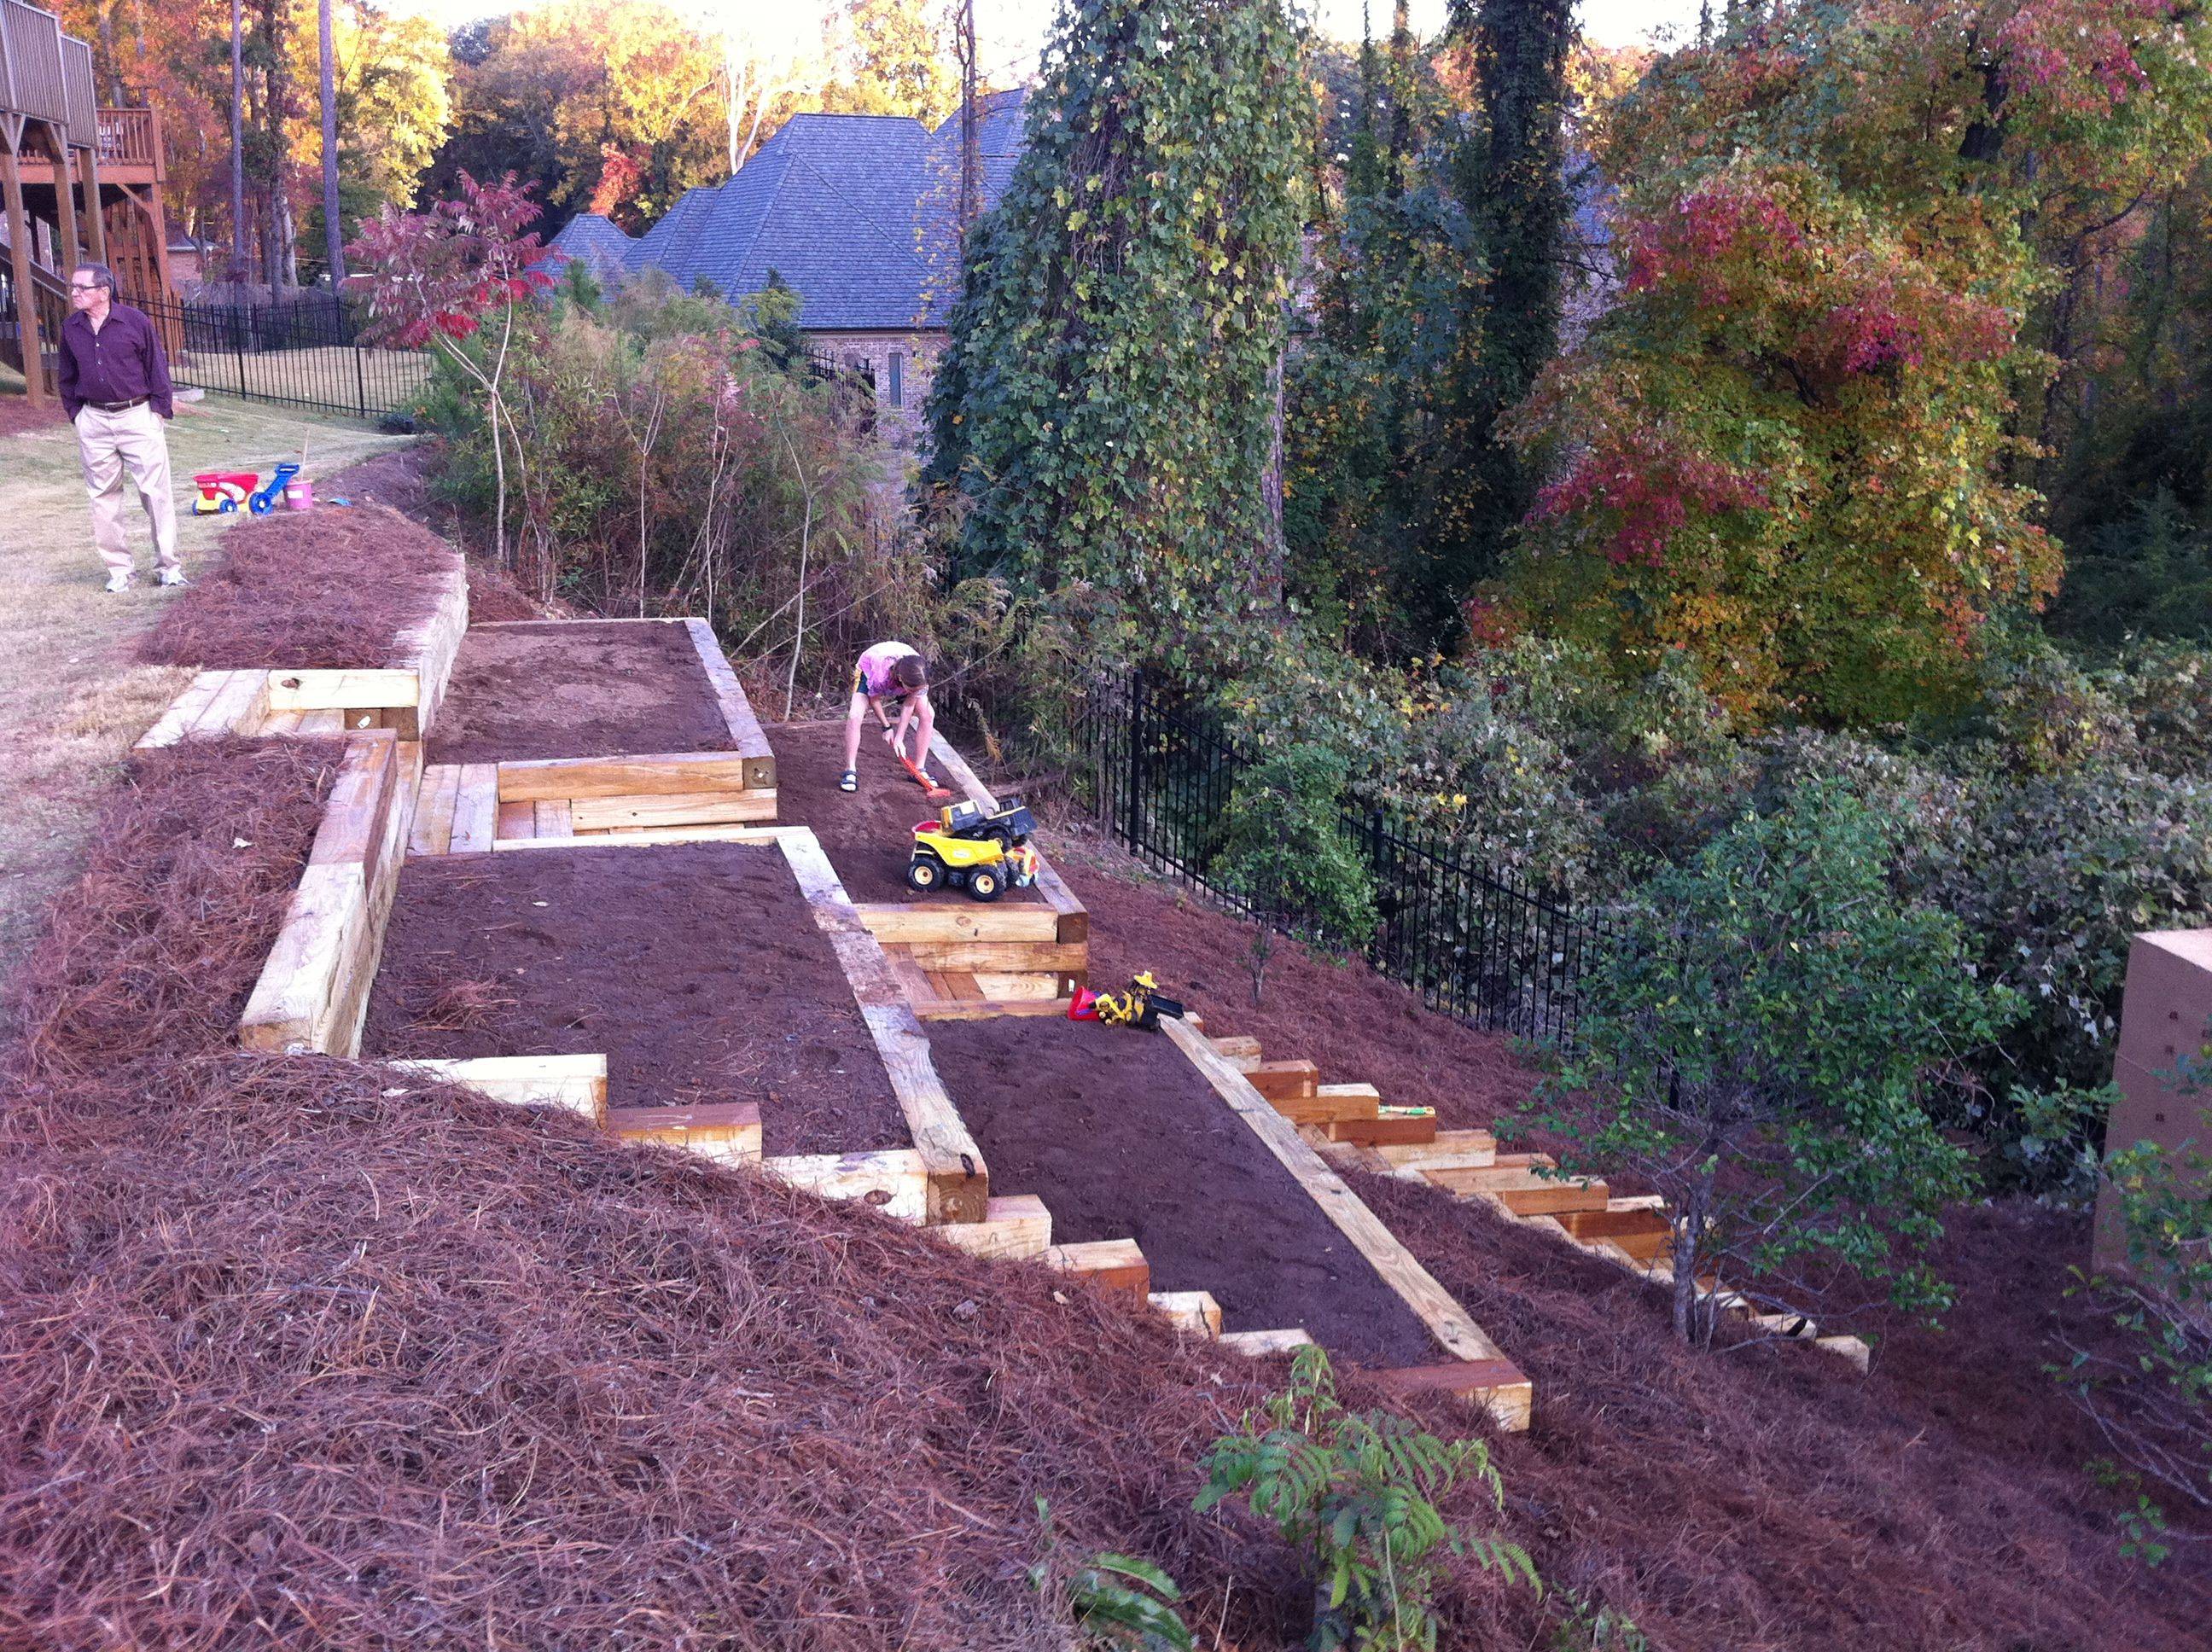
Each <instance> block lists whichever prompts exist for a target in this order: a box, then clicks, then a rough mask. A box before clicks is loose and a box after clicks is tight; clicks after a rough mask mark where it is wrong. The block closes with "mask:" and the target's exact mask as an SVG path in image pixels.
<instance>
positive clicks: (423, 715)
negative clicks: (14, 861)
mask: <svg viewBox="0 0 2212 1652" xmlns="http://www.w3.org/2000/svg"><path fill="white" fill-rule="evenodd" d="M468 623H469V580H468V574H467V572H466V571H465V568H463V566H462V562H461V555H460V553H459V551H455V552H453V555H452V557H451V560H450V564H449V566H448V567H447V568H446V570H445V571H444V573H443V574H442V575H441V579H440V582H439V587H438V594H437V596H436V598H435V604H434V606H433V608H432V610H431V612H430V613H429V615H428V616H427V617H425V618H424V619H423V620H422V621H421V622H420V623H417V624H416V625H413V626H411V627H410V628H409V629H406V630H405V631H403V632H401V633H400V634H399V635H398V637H396V638H395V639H394V640H393V645H392V664H391V665H386V666H378V667H374V668H363V667H336V666H334V667H330V668H327V669H320V670H313V671H307V670H295V669H288V668H284V667H276V668H273V669H272V668H270V667H266V666H256V667H253V668H252V669H250V670H241V671H202V672H200V673H199V674H198V675H197V676H196V677H193V679H192V680H191V683H190V684H189V685H187V686H186V688H185V690H184V692H183V693H182V694H180V695H178V696H177V698H176V699H175V700H174V701H171V702H170V705H169V707H168V709H167V710H166V711H165V712H163V713H162V714H161V718H160V719H159V720H157V721H156V722H155V725H154V726H153V727H152V728H150V729H149V730H148V731H147V732H146V733H145V735H144V737H143V738H141V739H140V740H139V742H138V745H139V749H140V750H148V749H150V748H154V747H158V746H166V745H174V744H177V743H178V742H179V741H180V740H202V739H212V738H217V737H220V736H223V735H236V736H239V737H240V738H246V739H262V738H287V737H289V738H300V739H328V738H337V737H338V736H340V735H345V734H355V733H360V732H365V731H367V730H370V729H389V730H391V731H392V734H393V736H394V737H395V738H398V739H400V740H402V741H408V742H413V741H418V740H420V739H421V738H422V736H423V733H424V732H426V731H427V730H428V728H429V727H430V726H431V722H432V720H434V719H435V717H436V715H437V713H438V708H439V706H440V705H441V703H442V702H443V701H444V699H445V694H446V685H447V680H448V679H449V678H450V677H451V676H452V674H453V659H454V657H455V655H457V654H458V653H459V651H460V646H461V634H462V633H463V632H464V631H465V630H466V629H468Z"/></svg>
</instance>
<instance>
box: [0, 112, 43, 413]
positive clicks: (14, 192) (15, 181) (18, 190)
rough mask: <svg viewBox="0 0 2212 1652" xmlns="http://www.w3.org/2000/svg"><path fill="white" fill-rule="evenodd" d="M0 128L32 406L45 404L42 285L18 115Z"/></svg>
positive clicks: (0, 184)
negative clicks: (37, 279) (18, 156)
mask: <svg viewBox="0 0 2212 1652" xmlns="http://www.w3.org/2000/svg"><path fill="white" fill-rule="evenodd" d="M13 124H14V128H15V130H14V131H12V132H5V131H0V194H4V196H5V197H6V202H7V210H8V258H9V265H10V268H11V270H12V271H13V276H14V282H15V336H16V337H17V339H18V340H19V341H21V346H22V351H23V384H24V386H25V389H26V391H27V396H28V399H29V401H30V404H31V405H32V406H33V407H44V406H45V405H46V350H45V348H44V347H43V346H42V345H41V344H40V342H39V289H38V288H37V287H36V286H35V285H33V277H32V274H31V221H30V218H29V216H27V214H26V213H25V212H24V210H23V177H22V173H21V170H20V169H19V168H18V167H17V166H16V163H15V149H16V146H17V145H18V144H20V143H21V142H22V141H23V125H22V122H21V120H20V119H18V120H16V121H15V122H14V123H13Z"/></svg>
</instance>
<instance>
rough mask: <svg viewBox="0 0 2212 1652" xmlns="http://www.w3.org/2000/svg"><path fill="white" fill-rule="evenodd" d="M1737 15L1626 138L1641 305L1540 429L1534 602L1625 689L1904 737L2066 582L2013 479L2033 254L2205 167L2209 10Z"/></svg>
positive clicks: (2040, 278)
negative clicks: (1677, 668)
mask: <svg viewBox="0 0 2212 1652" xmlns="http://www.w3.org/2000/svg"><path fill="white" fill-rule="evenodd" d="M1731 17H1732V20H1733V21H1732V26H1731V28H1730V31H1729V33H1727V34H1726V35H1724V36H1723V38H1722V39H1719V40H1718V41H1717V42H1716V43H1714V44H1713V45H1711V46H1709V47H1705V48H1699V49H1692V50H1689V51H1686V52H1680V53H1677V54H1676V55H1675V56H1674V58H1671V59H1669V60H1668V61H1667V62H1665V63H1664V64H1662V65H1660V66H1659V67H1658V68H1657V69H1656V70H1654V71H1653V72H1652V74H1651V75H1650V76H1648V77H1647V79H1646V81H1645V82H1644V86H1643V87H1642V88H1641V89H1640V90H1639V92H1638V94H1637V95H1636V97H1635V98H1634V99H1632V100H1631V103H1630V105H1629V106H1628V107H1627V108H1626V109H1625V110H1624V111H1623V112H1621V113H1620V118H1617V119H1616V120H1615V121H1614V122H1613V124H1612V137H1611V139H1610V141H1609V143H1608V145H1607V150H1606V153H1605V156H1604V159H1605V170H1606V173H1607V176H1608V178H1609V179H1612V180H1613V183H1614V184H1615V185H1616V186H1617V188H1618V189H1619V191H1620V199H1619V206H1618V210H1617V211H1616V213H1615V224H1614V227H1615V232H1616V240H1617V246H1618V248H1619V259H1620V280H1621V290H1620V295H1619V299H1618V302H1617V303H1616V304H1615V305H1614V307H1613V309H1612V310H1611V312H1610V313H1608V314H1607V316H1606V317H1605V319H1603V321H1602V322H1601V324H1600V325H1598V326H1597V327H1596V328H1595V329H1594V330H1593V331H1592V332H1591V334H1590V336H1589V338H1588V339H1587V341H1586V342H1585V343H1583V346H1582V347H1581V348H1579V349H1577V350H1576V351H1574V352H1573V353H1572V354H1571V355H1569V356H1567V357H1566V358H1565V359H1564V360H1562V361H1559V362H1558V363H1556V364H1555V365H1554V366H1553V367H1552V368H1551V369H1549V370H1548V371H1547V374H1546V376H1545V378H1544V380H1542V381H1541V384H1540V386H1539V387H1538V390H1537V392H1536V393H1535V395H1534V398H1533V400H1532V403H1531V404H1530V405H1529V406H1528V408H1527V409H1525V410H1524V411H1523V414H1522V416H1521V417H1520V419H1519V420H1518V433H1519V434H1520V436H1521V437H1522V440H1525V441H1527V442H1528V443H1529V444H1531V445H1532V446H1534V448H1536V449H1537V450H1538V452H1540V453H1541V454H1542V455H1543V456H1545V458H1546V459H1547V462H1548V463H1549V464H1550V465H1553V472H1552V479H1551V481H1550V482H1549V483H1548V484H1547V487H1546V488H1545V489H1544V490H1543V491H1542V492H1541V494H1540V495H1539V496H1538V498H1537V500H1536V502H1535V505H1534V510H1533V512H1532V518H1531V520H1532V525H1533V527H1534V529H1535V530H1536V531H1535V533H1534V536H1533V539H1534V543H1533V544H1531V545H1530V546H1529V547H1528V551H1527V553H1526V555H1525V556H1523V557H1522V558H1521V560H1520V562H1519V567H1518V568H1517V572H1516V592H1517V596H1518V598H1519V599H1520V602H1521V604H1522V609H1523V611H1524V612H1525V613H1526V614H1527V615H1528V616H1529V617H1530V618H1532V619H1533V620H1534V621H1535V622H1536V623H1539V624H1541V625H1542V626H1545V627H1547V628H1549V629H1556V630H1559V631H1564V632H1568V633H1571V634H1574V635H1579V636H1582V637H1583V638H1585V639H1586V640H1588V641H1593V642H1595V643H1597V644H1598V645H1600V646H1601V647H1603V648H1604V649H1605V650H1606V652H1607V654H1608V655H1609V656H1610V657H1611V658H1613V659H1614V660H1616V661H1617V662H1619V663H1620V666H1621V668H1622V669H1623V670H1625V671H1640V670H1643V669H1646V668H1647V667H1648V665H1649V664H1650V661H1652V660H1654V659H1657V658H1658V657H1659V656H1660V654H1661V653H1662V652H1663V651H1664V650H1666V649H1668V648H1680V649H1682V650H1684V651H1685V652H1686V653H1688V654H1689V655H1691V656H1692V658H1694V659H1696V660H1697V661H1698V662H1699V666H1700V669H1701V670H1702V671H1703V673H1704V677H1705V683H1706V685H1707V686H1708V687H1709V688H1710V689H1711V690H1712V691H1713V692H1714V693H1715V694H1716V695H1718V696H1719V697H1720V698H1721V699H1722V700H1723V701H1725V702H1726V703H1728V704H1729V706H1730V707H1731V708H1734V709H1735V710H1736V711H1737V712H1738V713H1740V714H1744V715H1746V716H1747V717H1749V718H1752V719H1762V718H1772V717H1777V716H1782V715H1787V714H1798V715H1809V716H1811V717H1813V718H1815V719H1818V720H1828V721H1833V722H1843V723H1872V722H1879V721H1882V720H1889V719H1893V718H1896V717H1899V716H1901V715H1904V714H1909V713H1911V712H1913V711H1915V710H1917V709H1919V708H1923V707H1926V706H1928V705H1929V704H1930V703H1931V702H1941V701H1943V700H1945V699H1946V698H1947V697H1949V696H1952V695H1957V694H1960V693H1961V692H1963V691H1964V689H1965V687H1966V683H1967V681H1968V678H1969V677H1970V674H1971V671H1972V665H1973V662H1974V659H1975V658H1976V656H1977V653H1978V648H1979V646H1980V639H1981V637H1982V635H1983V633H1984V629H1985V628H1986V627H1987V626H1988V625H1989V624H1990V622H1991V621H1992V620H1993V619H1996V618H1997V617H1999V616H2003V615H2005V614H2006V613H2008V612H2016V611H2019V610H2023V609H2030V608H2033V607H2036V606H2038V605H2039V604H2042V603H2043V602H2044V601H2045V599H2046V598H2048V596H2049V595H2050V593H2051V591H2052V589H2053V588H2054V586H2055V585H2056V583H2057V571H2058V560H2059V559H2058V553H2057V548H2056V546H2055V545H2054V544H2053V543H2052V542H2051V539H2050V538H2048V537H2047V536H2046V535H2045V532H2044V531H2042V529H2041V527H2040V526H2039V523H2038V519H2037V511H2038V507H2039V500H2038V499H2037V497H2036V496H2035V495H2034V494H2033V492H2032V491H2031V490H2030V489H2027V487H2026V486H2024V485H2022V484H2021V483H2020V482H2018V481H2015V480H2014V479H2013V475H2014V472H2013V471H2012V469H2011V462H2012V461H2013V460H2014V459H2015V458H2017V457H2020V456H2021V455H2022V454H2023V453H2024V452H2025V449H2026V447H2027V440H2028V438H2027V437H2023V435H2022V422H2021V411H2020V408H2019V392H2020V390H2021V386H2024V385H2032V384H2036V383H2039V381H2040V377H2041V374H2042V371H2043V363H2042V361H2041V358H2040V357H2039V355H2038V354H2037V353H2035V352H2034V351H2033V350H2031V349H2029V348H2028V347H2027V344H2025V343H2023V339H2022V336H2021V327H2022V325H2023V320H2024V319H2025V318H2026V317H2027V314H2028V313H2029V309H2030V307H2031V305H2032V303H2033V301H2034V299H2035V296H2036V295H2037V294H2038V292H2039V290H2040V289H2041V288H2042V287H2043V285H2044V282H2045V275H2046V267H2045V264H2044V262H2043V260H2042V258H2041V257H2040V256H2039V250H2038V249H2039V246H2041V245H2043V238H2044V237H2045V234H2046V232H2047V228H2048V223H2049V221H2050V220H2051V217H2052V216H2054V215H2061V214H2063V215H2079V214H2080V213H2081V212H2082V211H2083V210H2084V207H2083V204H2082V203H2085V202H2086V203H2103V202H2107V201H2109V200H2111V199H2112V198H2114V197H2118V198H2120V199H2122V200H2124V199H2126V198H2127V197H2128V195H2129V193H2130V191H2135V190H2139V189H2141V188H2142V187H2144V186H2146V185H2148V184H2149V183H2150V182H2152V181H2153V180H2155V179H2159V178H2161V177H2167V176H2173V175H2178V174H2179V173H2180V172H2182V171H2184V170H2185V169H2186V167H2188V165H2189V164H2190V163H2191V161H2192V159H2193V157H2194V156H2195V155H2198V154H2201V153H2202V152H2203V147H2204V144H2205V141H2206V134H2207V118H2206V117H2207V112H2208V109H2212V70H2208V63H2212V52H2208V39H2207V37H2208V34H2212V23H2208V19H2207V14H2206V13H2205V11H2204V9H2203V8H2202V7H2201V6H2197V5H2196V4H2194V3H2192V0H1998V3H1984V0H1848V3H1845V4H1843V5H1837V4H1833V3H1801V4H1795V5H1788V6H1784V7H1783V8H1782V9H1778V10H1774V11H1769V10H1765V9H1761V10H1759V11H1758V12H1757V13H1755V14H1754V13H1752V12H1750V11H1748V10H1746V11H1743V12H1741V13H1732V14H1731ZM2026 428H2027V432H2028V433H2029V436H2030V437H2032V434H2033V429H2034V428H2035V426H2034V425H2033V423H2032V422H2030V423H2028V424H2027V427H2026Z"/></svg>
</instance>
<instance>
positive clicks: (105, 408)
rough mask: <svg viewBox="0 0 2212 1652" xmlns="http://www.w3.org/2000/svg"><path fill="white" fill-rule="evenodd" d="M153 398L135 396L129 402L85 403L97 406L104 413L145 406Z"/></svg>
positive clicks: (89, 405) (88, 405) (126, 410)
mask: <svg viewBox="0 0 2212 1652" xmlns="http://www.w3.org/2000/svg"><path fill="white" fill-rule="evenodd" d="M153 399H154V398H152V397H151V396H133V397H132V398H131V399H130V400H129V401H127V402H87V403H86V404H85V405H86V406H87V407H96V408H98V409H99V410H100V411H101V412H103V413H128V412H129V411H130V410H131V409H132V408H134V407H143V406H145V405H146V404H147V403H149V402H150V401H152V400H153Z"/></svg>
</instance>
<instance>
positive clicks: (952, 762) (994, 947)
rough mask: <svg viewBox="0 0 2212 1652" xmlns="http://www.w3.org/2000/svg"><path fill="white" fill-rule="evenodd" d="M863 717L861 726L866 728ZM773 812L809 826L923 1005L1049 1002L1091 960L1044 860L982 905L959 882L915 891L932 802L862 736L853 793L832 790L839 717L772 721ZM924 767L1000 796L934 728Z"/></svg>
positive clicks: (879, 744) (838, 762) (964, 787)
mask: <svg viewBox="0 0 2212 1652" xmlns="http://www.w3.org/2000/svg"><path fill="white" fill-rule="evenodd" d="M872 728H873V725H872V724H871V725H870V730H872ZM769 741H770V744H773V745H774V746H775V749H776V759H777V775H778V783H779V790H778V794H777V810H778V816H779V817H780V818H781V819H783V820H786V821H789V822H792V823H796V824H799V825H804V826H808V827H811V828H812V829H813V831H814V833H815V835H816V836H817V837H818V838H819V839H820V840H821V841H822V847H823V852H824V853H827V854H828V855H829V859H830V862H831V864H832V865H835V866H836V869H837V875H838V877H839V878H840V879H841V880H842V882H843V884H844V885H845V889H846V890H847V892H848V894H850V895H851V896H852V898H853V901H854V904H855V906H856V907H857V908H859V911H860V916H861V919H862V920H863V921H865V922H866V924H867V926H868V928H869V931H870V932H871V933H872V934H873V935H874V936H875V937H876V938H877V939H878V940H879V941H881V942H883V944H884V950H885V951H887V952H889V953H890V956H891V957H892V960H893V963H894V964H895V966H896V967H897V968H898V969H899V970H900V972H901V975H902V979H903V980H904V981H906V983H907V987H908V993H909V995H910V996H911V997H912V998H913V999H915V1002H916V1003H917V1004H920V1005H923V1006H924V1007H925V1009H927V1006H928V1005H930V1004H931V1003H932V1002H933V1001H940V1002H964V1003H969V1004H977V1005H981V1004H987V1003H992V1002H1000V1001H1009V1000H1012V1001H1020V1000H1030V999H1054V998H1061V997H1065V996H1066V994H1067V993H1070V992H1071V991H1073V989H1074V988H1075V987H1079V986H1082V985H1083V984H1085V980H1086V977H1087V973H1088V971H1089V968H1090V958H1091V951H1090V937H1091V920H1090V914H1088V913H1087V912H1086V911H1085V908H1084V906H1083V902H1081V901H1080V900H1079V898H1077V896H1076V895H1075V893H1074V892H1073V890H1070V889H1069V888H1068V887H1067V885H1066V883H1065V882H1063V881H1062V880H1061V878H1060V874H1059V873H1058V872H1055V871H1054V870H1053V867H1052V864H1051V862H1050V861H1049V860H1048V859H1047V860H1044V861H1043V862H1042V866H1041V870H1040V874H1039V878H1038V881H1037V883H1036V886H1035V887H1034V888H1031V889H1028V890H1009V891H1008V892H1007V893H1006V895H1005V896H1003V897H1001V898H1000V900H998V901H996V902H991V903H989V904H984V903H981V902H975V901H972V900H970V899H969V898H968V896H966V895H964V894H962V893H959V892H958V891H956V890H945V891H940V892H939V893H936V894H932V895H917V894H916V893H915V891H914V890H910V889H908V887H907V884H906V864H907V859H908V847H909V846H910V845H911V843H912V841H913V836H914V827H915V823H916V822H917V821H921V820H925V819H927V818H928V817H929V816H930V815H931V814H932V813H933V812H934V810H935V808H936V807H939V806H941V805H932V804H931V803H930V802H929V800H928V799H927V798H926V797H924V796H923V794H922V792H921V788H920V787H917V786H915V784H914V782H913V781H912V780H909V779H908V776H907V774H906V771H905V770H904V769H903V768H901V767H900V766H899V765H898V763H897V762H896V760H894V759H893V758H892V756H890V753H889V752H888V751H887V750H884V743H883V738H882V736H881V735H880V734H879V733H876V732H863V734H862V737H861V740H860V758H859V763H858V769H857V773H858V775H859V779H860V790H859V791H857V792H854V793H843V792H840V791H839V790H838V789H837V777H838V775H839V774H840V773H841V772H842V770H843V768H844V766H845V744H844V742H845V724H844V721H843V720H842V719H832V720H819V721H812V722H796V723H778V724H776V725H775V726H773V728H772V729H771V730H770V731H769ZM930 762H931V767H932V768H933V771H934V772H935V774H936V775H937V777H938V779H939V781H940V783H942V784H943V785H945V786H946V787H949V788H951V789H952V790H954V791H955V792H957V793H959V794H961V795H963V796H965V797H968V798H969V799H973V800H974V801H975V802H977V803H980V804H981V805H984V806H985V807H987V808H995V807H996V806H997V800H996V799H995V798H994V797H993V795H992V793H990V791H989V790H988V789H987V787H984V786H983V784H982V783H981V781H980V780H977V779H976V777H975V773H974V771H973V770H972V769H970V768H969V766H968V764H967V762H965V761H964V760H963V758H962V757H961V756H960V754H959V753H958V752H957V751H955V750H953V749H952V747H951V744H949V743H948V742H947V741H946V740H945V738H944V737H943V736H942V735H941V734H940V735H939V737H938V738H937V742H936V744H935V746H934V747H933V751H932V756H931V758H930Z"/></svg>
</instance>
